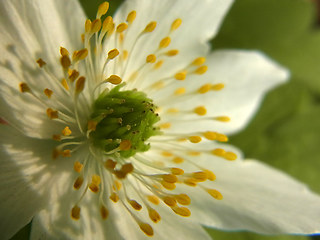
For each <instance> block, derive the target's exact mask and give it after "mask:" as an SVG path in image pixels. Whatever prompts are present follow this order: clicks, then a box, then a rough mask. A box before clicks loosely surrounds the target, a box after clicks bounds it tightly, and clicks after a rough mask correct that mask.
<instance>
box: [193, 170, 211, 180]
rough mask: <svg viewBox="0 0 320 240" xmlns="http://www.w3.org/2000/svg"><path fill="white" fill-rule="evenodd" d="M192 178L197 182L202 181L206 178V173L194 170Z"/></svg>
mask: <svg viewBox="0 0 320 240" xmlns="http://www.w3.org/2000/svg"><path fill="white" fill-rule="evenodd" d="M192 178H193V179H194V180H195V181H197V182H204V181H206V180H207V179H208V174H207V173H206V172H205V171H200V172H194V173H192Z"/></svg>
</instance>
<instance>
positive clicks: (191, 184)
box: [183, 178, 197, 187]
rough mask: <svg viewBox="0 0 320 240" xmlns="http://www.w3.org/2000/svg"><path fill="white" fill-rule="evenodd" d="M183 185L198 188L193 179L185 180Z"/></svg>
mask: <svg viewBox="0 0 320 240" xmlns="http://www.w3.org/2000/svg"><path fill="white" fill-rule="evenodd" d="M183 183H184V184H186V185H188V186H190V187H196V186H197V182H196V181H195V180H194V179H192V178H188V179H185V180H184V181H183Z"/></svg>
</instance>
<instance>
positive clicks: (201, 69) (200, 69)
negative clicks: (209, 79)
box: [194, 66, 208, 75]
mask: <svg viewBox="0 0 320 240" xmlns="http://www.w3.org/2000/svg"><path fill="white" fill-rule="evenodd" d="M207 70H208V66H201V67H198V68H197V69H196V70H195V71H194V73H195V74H199V75H201V74H204V73H206V72H207Z"/></svg>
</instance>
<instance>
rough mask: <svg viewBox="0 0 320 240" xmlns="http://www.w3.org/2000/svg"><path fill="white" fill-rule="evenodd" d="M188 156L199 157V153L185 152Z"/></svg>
mask: <svg viewBox="0 0 320 240" xmlns="http://www.w3.org/2000/svg"><path fill="white" fill-rule="evenodd" d="M187 154H188V155H190V156H200V155H201V152H198V151H189V152H187Z"/></svg>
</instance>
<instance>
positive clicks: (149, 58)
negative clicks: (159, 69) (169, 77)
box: [146, 54, 157, 63]
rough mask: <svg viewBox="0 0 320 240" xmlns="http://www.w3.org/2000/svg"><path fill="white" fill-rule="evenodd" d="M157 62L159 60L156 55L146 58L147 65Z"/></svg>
mask: <svg viewBox="0 0 320 240" xmlns="http://www.w3.org/2000/svg"><path fill="white" fill-rule="evenodd" d="M156 61H157V58H156V56H155V55H154V54H150V55H148V56H147V58H146V62H147V63H155V62H156Z"/></svg>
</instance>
